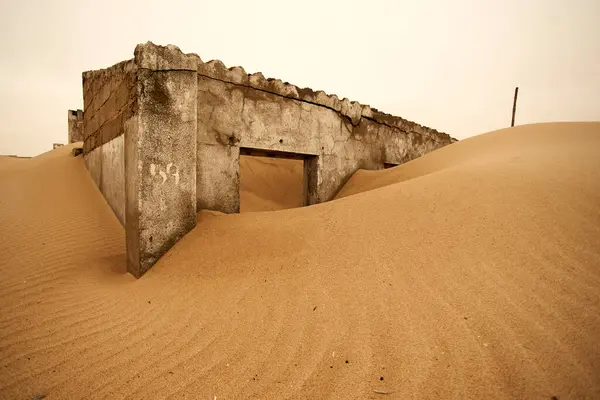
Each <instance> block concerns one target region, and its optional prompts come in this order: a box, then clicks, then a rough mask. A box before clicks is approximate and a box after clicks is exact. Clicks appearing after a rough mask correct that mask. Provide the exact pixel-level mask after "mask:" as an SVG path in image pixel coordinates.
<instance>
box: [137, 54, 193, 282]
mask: <svg viewBox="0 0 600 400" xmlns="http://www.w3.org/2000/svg"><path fill="white" fill-rule="evenodd" d="M135 62H136V64H137V75H138V76H137V87H136V97H137V109H136V114H135V116H134V117H133V118H131V119H130V120H129V121H128V122H127V124H126V133H125V136H126V138H125V140H126V146H125V147H126V149H125V170H126V175H125V185H126V188H127V194H126V205H125V209H126V224H125V230H126V238H127V270H128V271H129V272H130V273H131V274H133V275H134V276H136V277H139V276H141V275H142V274H144V273H145V272H146V271H147V270H148V268H150V267H151V266H152V265H154V263H155V262H156V261H157V260H158V259H159V258H160V257H161V256H162V255H163V254H164V253H165V252H166V251H167V250H169V249H170V248H171V247H172V246H173V245H174V244H175V243H176V242H177V241H178V240H179V239H181V238H182V237H183V235H185V234H186V233H187V232H188V231H189V230H190V229H192V228H193V227H194V226H195V225H196V132H197V126H196V115H197V113H196V100H197V90H196V88H197V77H196V65H197V60H196V58H195V57H193V56H187V55H184V54H183V53H181V52H180V51H179V49H177V48H173V47H159V46H155V45H153V44H151V43H148V44H146V45H140V46H138V47H136V50H135Z"/></svg>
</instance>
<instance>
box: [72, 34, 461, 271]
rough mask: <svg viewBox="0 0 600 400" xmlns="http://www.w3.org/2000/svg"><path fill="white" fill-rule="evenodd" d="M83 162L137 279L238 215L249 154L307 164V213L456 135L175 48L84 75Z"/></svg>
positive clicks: (150, 48)
mask: <svg viewBox="0 0 600 400" xmlns="http://www.w3.org/2000/svg"><path fill="white" fill-rule="evenodd" d="M83 88H84V106H85V107H84V113H83V125H84V126H83V134H84V146H83V150H84V158H85V164H86V166H87V168H88V169H89V171H90V174H91V176H92V178H93V180H94V181H95V182H96V184H97V185H98V187H99V189H100V191H101V192H102V194H103V195H104V197H105V198H106V200H107V202H108V204H109V205H110V206H111V208H112V209H113V211H114V212H115V214H116V215H117V217H118V219H119V220H120V221H121V223H122V224H123V225H124V226H125V232H126V242H127V243H126V245H127V269H128V271H129V272H131V273H132V274H133V275H134V276H136V277H139V276H141V275H142V274H144V273H145V272H146V271H147V270H148V269H149V268H150V267H151V266H152V265H153V264H154V263H155V262H156V261H157V260H158V259H159V258H160V257H161V256H162V255H163V254H164V253H165V252H166V251H168V249H169V248H171V247H172V246H173V245H174V244H175V243H176V242H177V241H178V240H179V239H180V238H181V237H183V235H185V234H186V233H187V232H188V231H189V230H190V229H192V228H193V227H194V225H195V223H196V212H197V210H199V209H211V210H218V211H223V212H229V213H231V212H238V211H239V207H240V204H239V202H240V200H239V193H240V178H239V168H240V162H239V157H240V153H242V154H253V153H255V152H256V153H259V154H266V155H269V154H273V155H275V156H283V157H291V158H299V159H303V160H304V161H305V162H304V184H305V204H316V203H320V202H323V201H327V200H330V199H332V198H333V197H334V196H335V194H336V193H337V191H338V190H339V189H340V188H341V187H342V185H343V184H344V183H345V182H346V180H347V179H348V178H349V177H350V176H351V175H352V174H353V173H354V172H356V170H358V169H360V168H364V169H381V168H384V167H385V166H386V165H389V164H401V163H403V162H406V161H408V160H411V159H413V158H416V157H418V156H420V155H423V154H425V153H427V152H429V151H431V150H434V149H436V148H439V147H442V146H445V145H447V144H450V143H452V141H453V139H452V138H450V136H448V135H446V134H444V133H440V132H438V131H436V130H434V129H430V128H427V127H423V126H421V125H418V124H415V123H413V122H410V121H406V120H404V119H402V118H399V117H394V116H391V115H387V114H384V113H380V112H379V111H377V110H375V109H372V108H371V107H369V106H366V105H361V104H359V103H356V102H350V101H348V100H347V99H343V100H339V99H338V98H337V97H336V96H330V95H327V94H325V93H324V92H314V91H312V90H310V89H300V88H297V87H296V86H293V85H290V84H287V83H283V82H281V81H279V80H272V79H265V78H264V77H263V76H262V74H260V73H258V74H252V75H248V74H246V73H245V72H244V70H243V69H242V68H240V67H235V68H230V69H227V68H225V66H224V65H223V64H222V63H221V62H220V61H211V62H208V63H204V62H202V61H201V60H200V58H199V57H198V56H197V55H195V54H184V53H182V52H181V51H180V50H179V49H178V48H177V47H175V46H166V47H162V46H156V45H154V44H153V43H150V42H148V43H146V44H144V45H138V46H137V47H136V49H135V57H134V59H133V60H130V61H125V62H122V63H119V64H117V65H115V66H113V67H111V68H108V69H105V70H100V71H90V72H85V73H84V74H83Z"/></svg>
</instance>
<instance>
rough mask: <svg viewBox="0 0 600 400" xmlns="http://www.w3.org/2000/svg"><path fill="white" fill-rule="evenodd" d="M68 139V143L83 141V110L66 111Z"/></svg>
mask: <svg viewBox="0 0 600 400" xmlns="http://www.w3.org/2000/svg"><path fill="white" fill-rule="evenodd" d="M67 118H68V125H69V138H68V139H69V141H68V143H75V142H83V139H84V137H83V111H82V110H69V111H68V117H67Z"/></svg>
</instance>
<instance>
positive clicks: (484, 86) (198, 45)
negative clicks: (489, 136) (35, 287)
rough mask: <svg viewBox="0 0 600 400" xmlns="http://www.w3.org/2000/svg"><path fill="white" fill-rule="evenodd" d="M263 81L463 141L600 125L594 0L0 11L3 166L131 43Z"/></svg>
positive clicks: (56, 135) (185, 4)
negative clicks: (86, 79) (88, 77)
mask: <svg viewBox="0 0 600 400" xmlns="http://www.w3.org/2000/svg"><path fill="white" fill-rule="evenodd" d="M148 40H151V41H153V42H154V43H157V44H161V45H166V44H174V45H177V46H179V47H180V48H181V49H182V50H183V51H184V52H186V53H197V54H199V55H200V57H201V58H202V59H203V60H204V61H208V60H211V59H215V58H218V59H220V60H222V61H223V62H224V63H225V65H227V66H228V67H230V66H235V65H241V66H243V67H244V68H245V69H246V71H247V72H249V73H251V72H257V71H261V72H263V74H264V75H265V76H266V77H273V78H279V79H282V80H283V81H288V82H290V83H293V84H296V85H298V86H300V87H310V88H313V89H315V90H324V91H325V92H327V93H330V94H337V95H338V96H339V97H340V98H342V97H348V98H349V99H350V100H355V101H359V102H361V103H363V104H369V105H371V106H373V107H376V108H378V109H379V110H381V111H384V112H387V113H390V114H395V115H398V116H401V117H403V118H406V119H409V120H412V121H415V122H418V123H420V124H423V125H427V126H430V127H432V128H436V129H438V130H440V131H443V132H447V133H449V134H450V135H452V136H454V137H456V138H458V139H463V138H466V137H469V136H473V135H476V134H479V133H483V132H487V131H491V130H495V129H500V128H504V127H507V126H509V125H510V116H511V109H512V99H513V93H514V88H515V86H519V101H518V108H517V118H516V123H517V124H525V123H534V122H549V121H584V120H585V121H590V120H596V121H597V120H600V0H565V1H563V0H500V1H484V0H455V1H444V0H440V1H434V0H428V1H414V0H410V1H401V0H396V1H392V0H370V1H351V0H343V1H327V0H318V1H312V0H302V1H294V2H291V1H283V0H273V1H268V0H261V1H251V0H229V1H218V0H213V1H210V2H208V1H152V0H144V1H138V0H135V1H126V0H119V1H114V0H107V1H82V0H78V1H70V0H56V1H49V0H39V1H33V0H19V1H9V0H3V1H2V4H1V5H0V46H1V47H0V50H1V51H0V54H1V56H0V88H1V89H0V119H1V121H2V124H1V125H0V154H18V155H24V156H31V155H37V154H40V153H43V152H45V151H48V150H50V149H52V143H54V142H57V143H65V142H66V141H67V110H68V109H76V108H82V106H83V104H82V88H81V73H82V72H83V71H86V70H91V69H99V68H105V67H108V66H111V65H113V64H115V63H117V62H119V61H122V60H126V59H130V58H132V57H133V50H134V48H135V45H136V44H137V43H142V42H146V41H148Z"/></svg>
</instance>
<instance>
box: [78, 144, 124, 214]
mask: <svg viewBox="0 0 600 400" xmlns="http://www.w3.org/2000/svg"><path fill="white" fill-rule="evenodd" d="M84 160H85V165H86V167H87V169H88V170H89V172H90V175H91V176H92V179H93V180H94V182H95V183H96V186H98V189H100V191H101V192H102V194H103V195H104V198H105V199H106V202H107V203H108V205H109V206H110V208H112V210H113V212H114V213H115V215H116V216H117V218H118V219H119V221H120V222H121V224H122V225H123V226H125V153H124V137H123V135H120V136H117V137H116V138H114V139H112V140H111V141H109V142H107V143H105V144H104V145H102V146H99V147H96V148H95V149H94V150H92V151H91V152H89V153H88V154H86V155H85V156H84Z"/></svg>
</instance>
